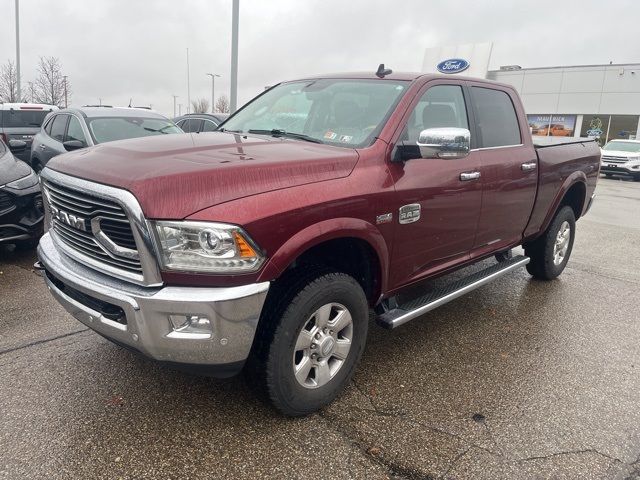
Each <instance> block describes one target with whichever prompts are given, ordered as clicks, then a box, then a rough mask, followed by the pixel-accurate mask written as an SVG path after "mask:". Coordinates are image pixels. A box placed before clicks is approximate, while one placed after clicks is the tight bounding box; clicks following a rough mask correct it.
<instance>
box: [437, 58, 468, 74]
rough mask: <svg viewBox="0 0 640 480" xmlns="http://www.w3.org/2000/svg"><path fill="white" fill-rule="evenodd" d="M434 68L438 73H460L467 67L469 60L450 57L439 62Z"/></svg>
mask: <svg viewBox="0 0 640 480" xmlns="http://www.w3.org/2000/svg"><path fill="white" fill-rule="evenodd" d="M436 68H437V69H438V71H439V72H440V73H460V72H464V71H465V70H466V69H467V68H469V62H467V61H466V60H463V59H462V58H450V59H449V60H443V61H442V62H440V63H439V64H438V65H437V66H436Z"/></svg>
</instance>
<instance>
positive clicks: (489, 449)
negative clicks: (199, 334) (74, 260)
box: [0, 179, 640, 480]
mask: <svg viewBox="0 0 640 480" xmlns="http://www.w3.org/2000/svg"><path fill="white" fill-rule="evenodd" d="M596 193H597V195H598V197H597V202H596V203H595V205H594V206H593V208H592V211H591V212H590V213H589V215H588V216H587V217H585V218H584V219H582V220H580V221H579V223H578V236H577V239H576V243H575V247H574V251H573V255H572V258H571V261H570V263H569V265H568V267H567V270H566V271H565V273H564V274H563V275H562V276H561V278H560V279H558V280H556V281H553V282H550V283H543V282H538V281H533V280H531V279H530V277H529V276H528V275H527V274H526V272H525V271H524V270H523V271H519V272H515V273H513V274H510V275H507V276H506V277H503V278H502V279H500V280H498V281H497V282H495V283H493V284H491V285H488V286H485V287H483V288H481V289H479V290H476V291H475V292H473V293H471V294H469V295H467V296H465V297H463V298H461V299H459V300H457V301H455V302H453V303H450V304H448V305H445V306H444V307H441V308H440V309H438V310H436V311H433V312H431V313H429V314H427V315H425V316H424V317H422V318H420V319H418V320H415V321H413V322H411V323H409V324H407V325H405V326H403V327H401V328H398V329H397V330H394V331H392V332H387V331H384V330H382V329H379V328H377V327H372V328H371V330H370V335H369V340H368V346H367V349H366V352H365V355H364V357H363V360H362V363H361V365H360V368H359V369H358V371H357V373H356V376H355V380H354V382H353V383H352V384H351V385H350V386H349V388H348V389H347V391H346V393H345V394H344V395H343V396H342V397H341V398H340V399H339V400H338V401H336V402H335V403H334V404H332V405H331V406H330V407H328V408H326V409H325V410H323V411H322V412H320V413H317V414H314V415H312V416H310V417H307V418H303V419H287V418H282V417H280V416H278V415H277V414H276V413H274V412H273V411H272V410H271V409H270V408H269V407H267V406H265V405H263V404H262V403H261V402H260V401H258V400H257V399H256V398H255V396H254V395H253V393H252V391H251V390H250V388H249V387H248V386H247V385H245V383H244V381H243V380H242V378H235V379H230V380H215V379H209V378H201V377H196V376H191V375H187V374H184V373H181V372H177V371H173V370H170V369H168V368H164V367H159V366H157V365H155V364H154V363H152V362H150V361H147V360H145V359H143V358H140V357H138V356H136V355H134V354H132V353H130V352H128V351H125V350H123V349H121V348H119V347H117V346H115V345H113V344H111V343H110V342H108V341H106V340H104V339H103V338H102V337H100V336H98V335H96V334H94V333H92V332H91V331H90V330H87V329H86V328H84V326H82V325H81V324H80V323H78V322H76V321H75V320H74V319H73V318H72V317H71V316H69V315H68V314H67V313H66V312H65V311H64V310H63V309H62V308H61V307H60V306H59V305H58V304H57V303H56V302H55V301H54V300H53V299H52V298H51V297H50V295H49V294H48V292H47V289H46V288H45V285H44V283H43V281H42V279H41V278H40V277H38V276H37V275H36V274H35V273H34V272H33V271H32V270H31V265H32V264H33V262H34V260H35V257H34V253H33V252H27V253H20V252H14V251H12V249H10V248H6V247H5V248H4V249H0V392H1V394H0V452H1V453H0V479H12V480H13V479H19V478H262V477H268V478H319V479H325V478H326V479H334V478H335V479H339V478H345V479H346V478H367V479H368V478H425V479H426V478H496V479H497V478H571V479H573V478H575V479H588V478H640V408H639V407H640V348H639V347H638V345H640V313H639V311H640V310H639V308H638V306H639V303H640V302H639V300H640V255H639V252H640V249H639V245H640V213H639V212H640V183H634V182H629V181H620V180H611V179H601V180H600V183H599V185H598V189H597V191H596Z"/></svg>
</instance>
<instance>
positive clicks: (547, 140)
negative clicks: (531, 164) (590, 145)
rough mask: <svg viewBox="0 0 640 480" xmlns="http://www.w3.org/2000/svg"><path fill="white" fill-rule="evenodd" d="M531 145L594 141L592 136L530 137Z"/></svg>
mask: <svg viewBox="0 0 640 480" xmlns="http://www.w3.org/2000/svg"><path fill="white" fill-rule="evenodd" d="M531 138H532V140H533V146H534V147H535V148H536V149H538V148H546V147H554V146H556V145H570V144H573V143H586V142H595V140H594V139H593V138H588V137H577V138H576V137H536V136H532V137H531Z"/></svg>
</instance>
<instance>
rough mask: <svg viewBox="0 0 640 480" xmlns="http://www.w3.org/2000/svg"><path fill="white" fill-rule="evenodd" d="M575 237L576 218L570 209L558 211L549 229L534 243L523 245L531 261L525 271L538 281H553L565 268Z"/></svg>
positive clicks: (566, 207) (563, 208)
mask: <svg viewBox="0 0 640 480" xmlns="http://www.w3.org/2000/svg"><path fill="white" fill-rule="evenodd" d="M575 235H576V218H575V215H574V213H573V209H572V208H571V207H568V206H565V207H562V208H561V209H560V210H558V213H556V216H555V217H554V219H553V221H552V222H551V225H549V228H547V230H546V231H545V232H544V234H542V236H541V237H539V238H537V239H536V240H535V241H533V242H531V243H529V244H525V245H524V253H525V255H527V256H528V257H529V258H531V261H530V262H529V264H528V265H527V271H528V272H529V273H530V274H531V275H532V276H533V277H534V278H538V279H540V280H553V279H554V278H556V277H557V276H559V275H560V274H561V273H562V271H563V270H564V268H565V267H566V266H567V262H568V261H569V257H570V256H571V251H572V249H573V241H574V239H575Z"/></svg>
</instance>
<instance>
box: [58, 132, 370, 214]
mask: <svg viewBox="0 0 640 480" xmlns="http://www.w3.org/2000/svg"><path fill="white" fill-rule="evenodd" d="M357 161H358V153H357V152H356V151H355V150H353V149H349V148H339V147H333V146H329V145H321V144H313V143H309V142H304V141H300V140H289V139H283V138H273V137H270V136H256V135H248V136H247V135H238V134H232V133H223V132H210V133H199V134H175V135H167V136H155V137H146V138H138V139H132V140H124V141H119V142H113V143H106V144H101V145H98V146H95V147H91V148H87V149H84V150H77V151H75V152H71V153H66V154H63V155H60V156H58V157H55V158H53V159H52V160H51V161H49V163H48V164H47V168H51V169H53V170H56V171H58V172H61V173H66V174H68V175H72V176H75V177H79V178H83V179H86V180H92V181H95V182H98V183H102V184H106V185H111V186H114V187H120V188H124V189H126V190H128V191H130V192H131V193H133V194H134V195H135V196H136V198H137V199H138V201H139V202H140V205H141V207H142V210H143V212H144V213H145V215H146V216H147V218H154V219H179V218H184V217H187V216H189V215H191V214H193V213H195V212H197V211H199V210H202V209H203V208H207V207H211V206H214V205H218V204H220V203H224V202H228V201H230V200H235V199H238V198H242V197H246V196H250V195H256V194H259V193H264V192H268V191H273V190H279V189H283V188H289V187H294V186H297V185H303V184H306V183H314V182H322V181H326V180H331V179H335V178H341V177H346V176H348V175H349V174H350V173H351V171H352V170H353V168H354V167H355V165H356V162H357Z"/></svg>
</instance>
